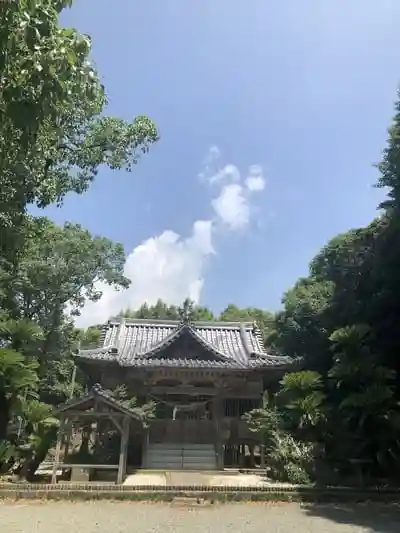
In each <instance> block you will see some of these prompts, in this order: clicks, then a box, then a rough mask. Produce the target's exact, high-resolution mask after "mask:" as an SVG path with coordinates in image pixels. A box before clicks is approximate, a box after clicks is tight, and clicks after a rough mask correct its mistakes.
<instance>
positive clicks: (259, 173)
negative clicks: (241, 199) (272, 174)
mask: <svg viewBox="0 0 400 533" xmlns="http://www.w3.org/2000/svg"><path fill="white" fill-rule="evenodd" d="M245 184H246V187H247V188H248V189H249V191H253V192H258V191H263V190H264V189H265V178H264V175H263V169H262V167H261V166H260V165H252V166H251V167H250V168H249V174H248V176H247V178H246V180H245Z"/></svg>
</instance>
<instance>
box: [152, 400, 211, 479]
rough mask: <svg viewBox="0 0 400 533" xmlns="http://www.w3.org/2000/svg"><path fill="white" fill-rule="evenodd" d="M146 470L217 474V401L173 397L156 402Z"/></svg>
mask: <svg viewBox="0 0 400 533" xmlns="http://www.w3.org/2000/svg"><path fill="white" fill-rule="evenodd" d="M154 401H156V402H157V407H158V410H157V413H156V419H155V420H153V421H152V423H151V425H150V428H149V435H148V444H147V453H146V458H145V466H146V467H147V468H153V469H170V470H215V469H216V464H217V460H216V441H217V431H216V429H217V428H216V425H215V418H214V417H213V398H205V397H186V396H182V395H170V396H168V397H164V398H157V399H156V398H154Z"/></svg>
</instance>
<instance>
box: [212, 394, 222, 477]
mask: <svg viewBox="0 0 400 533" xmlns="http://www.w3.org/2000/svg"><path fill="white" fill-rule="evenodd" d="M222 405H223V404H222V398H221V396H220V395H219V394H217V396H216V397H215V398H214V406H213V407H214V408H213V415H214V423H215V451H216V454H217V468H218V469H219V470H223V469H224V447H223V443H222Z"/></svg>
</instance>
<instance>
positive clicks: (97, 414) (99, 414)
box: [65, 410, 126, 419]
mask: <svg viewBox="0 0 400 533" xmlns="http://www.w3.org/2000/svg"><path fill="white" fill-rule="evenodd" d="M65 415H66V416H68V418H72V417H74V418H77V417H80V418H93V419H96V418H107V417H110V415H112V416H113V417H115V418H121V419H122V418H123V417H124V416H126V415H124V414H122V413H116V412H114V411H76V410H74V411H66V412H65Z"/></svg>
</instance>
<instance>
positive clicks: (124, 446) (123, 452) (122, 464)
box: [117, 416, 130, 485]
mask: <svg viewBox="0 0 400 533" xmlns="http://www.w3.org/2000/svg"><path fill="white" fill-rule="evenodd" d="M129 422H130V418H129V417H128V416H126V417H125V418H124V421H123V424H122V431H121V447H120V451H119V463H118V478H117V483H118V485H122V483H123V481H124V477H125V474H126V462H127V455H128V442H129Z"/></svg>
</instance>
